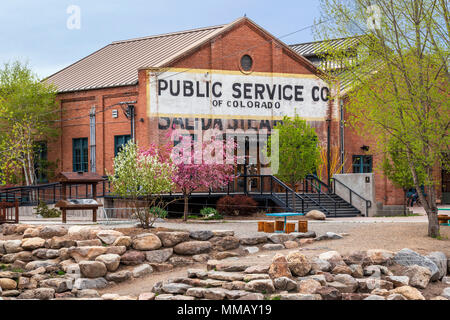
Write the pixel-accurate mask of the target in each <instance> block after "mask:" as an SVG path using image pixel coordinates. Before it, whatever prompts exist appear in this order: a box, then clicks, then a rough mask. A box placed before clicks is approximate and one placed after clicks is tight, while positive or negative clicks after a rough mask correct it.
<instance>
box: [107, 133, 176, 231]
mask: <svg viewBox="0 0 450 320" xmlns="http://www.w3.org/2000/svg"><path fill="white" fill-rule="evenodd" d="M175 170H176V167H175V165H174V164H172V163H170V162H163V161H161V159H160V157H159V156H158V155H150V154H148V153H142V152H140V151H139V147H138V145H137V144H135V143H134V142H133V141H129V142H128V143H127V144H126V145H125V146H124V148H123V150H122V151H121V152H119V153H118V154H117V156H116V158H115V159H114V173H112V174H110V175H108V178H109V181H110V182H111V189H112V193H113V194H114V195H116V196H119V197H121V198H125V199H127V200H129V203H130V204H131V210H132V213H133V216H134V217H136V218H137V219H139V221H140V223H141V226H142V228H144V229H148V228H151V227H152V225H153V223H154V222H155V220H156V218H158V215H157V213H158V212H161V210H158V209H154V207H159V208H161V209H164V208H165V207H166V206H167V203H165V202H164V201H163V199H162V197H161V195H162V194H163V193H168V192H170V191H171V190H172V188H173V187H174V183H173V182H172V176H173V175H174V174H175Z"/></svg>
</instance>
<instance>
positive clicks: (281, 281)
mask: <svg viewBox="0 0 450 320" xmlns="http://www.w3.org/2000/svg"><path fill="white" fill-rule="evenodd" d="M244 280H245V279H244ZM255 280H257V279H255ZM273 285H274V286H275V288H276V289H277V290H280V291H297V290H298V285H297V282H295V281H294V280H292V279H289V278H287V277H280V278H276V279H274V280H273Z"/></svg>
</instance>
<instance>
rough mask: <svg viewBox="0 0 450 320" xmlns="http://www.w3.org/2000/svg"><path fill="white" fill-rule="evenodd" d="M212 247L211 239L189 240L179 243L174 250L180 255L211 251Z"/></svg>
mask: <svg viewBox="0 0 450 320" xmlns="http://www.w3.org/2000/svg"><path fill="white" fill-rule="evenodd" d="M225 238H227V237H225ZM238 243H239V242H238ZM211 247H212V245H211V242H209V241H188V242H182V243H179V244H177V245H176V246H175V247H174V248H173V251H174V252H175V253H177V254H180V255H196V254H201V253H207V252H209V251H210V250H211Z"/></svg>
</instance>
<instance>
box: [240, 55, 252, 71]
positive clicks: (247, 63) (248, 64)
mask: <svg viewBox="0 0 450 320" xmlns="http://www.w3.org/2000/svg"><path fill="white" fill-rule="evenodd" d="M252 67H253V59H252V57H250V56H249V55H248V54H246V55H245V56H242V58H241V68H242V70H243V71H251V70H252Z"/></svg>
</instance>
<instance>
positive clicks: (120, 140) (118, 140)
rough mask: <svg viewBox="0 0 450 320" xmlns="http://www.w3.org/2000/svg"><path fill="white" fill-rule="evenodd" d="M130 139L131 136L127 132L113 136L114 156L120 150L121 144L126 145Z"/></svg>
mask: <svg viewBox="0 0 450 320" xmlns="http://www.w3.org/2000/svg"><path fill="white" fill-rule="evenodd" d="M130 139H131V136H130V135H129V134H127V135H123V136H115V137H114V156H117V154H118V153H119V152H120V151H122V149H123V146H124V145H126V144H127V143H128V141H130Z"/></svg>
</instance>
